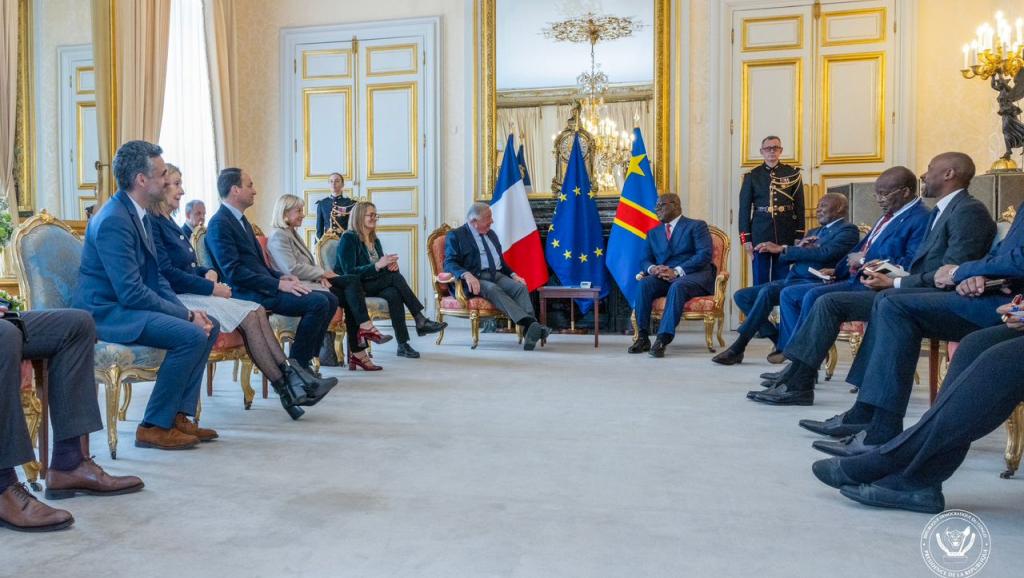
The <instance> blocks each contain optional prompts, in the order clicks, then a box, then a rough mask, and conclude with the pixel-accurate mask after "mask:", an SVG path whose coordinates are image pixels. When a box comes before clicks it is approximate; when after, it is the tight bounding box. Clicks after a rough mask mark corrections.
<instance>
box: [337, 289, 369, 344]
mask: <svg viewBox="0 0 1024 578" xmlns="http://www.w3.org/2000/svg"><path fill="white" fill-rule="evenodd" d="M330 281H331V294H332V295H334V298H335V299H337V300H338V306H339V307H341V308H342V309H343V310H344V311H345V333H346V334H347V338H348V348H349V351H362V350H363V349H366V347H360V346H359V325H361V324H363V323H366V322H367V321H369V320H370V313H369V312H368V311H367V310H366V293H364V292H363V284H362V283H360V282H359V280H358V279H355V278H349V277H347V276H341V275H339V276H337V277H331V279H330Z"/></svg>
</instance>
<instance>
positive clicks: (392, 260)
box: [373, 253, 398, 271]
mask: <svg viewBox="0 0 1024 578" xmlns="http://www.w3.org/2000/svg"><path fill="white" fill-rule="evenodd" d="M373 266H374V267H376V268H377V270H378V271H380V270H381V269H387V270H388V271H398V255H397V254H395V253H390V254H388V255H384V256H383V257H381V258H380V259H377V262H376V263H374V264H373Z"/></svg>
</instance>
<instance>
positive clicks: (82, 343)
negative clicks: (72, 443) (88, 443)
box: [0, 309, 103, 469]
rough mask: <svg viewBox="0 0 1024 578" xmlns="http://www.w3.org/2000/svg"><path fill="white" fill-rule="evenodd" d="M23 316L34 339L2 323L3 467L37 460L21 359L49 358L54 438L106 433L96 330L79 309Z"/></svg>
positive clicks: (0, 462) (0, 453)
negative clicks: (24, 406) (23, 403)
mask: <svg viewBox="0 0 1024 578" xmlns="http://www.w3.org/2000/svg"><path fill="white" fill-rule="evenodd" d="M21 318H22V319H23V320H24V323H25V331H26V333H28V335H29V340H28V341H27V342H25V343H22V338H21V332H20V331H18V329H17V328H16V327H15V326H14V325H13V324H11V323H9V322H7V321H0V469H4V468H12V467H14V466H18V465H21V464H23V463H25V462H30V461H32V460H34V459H35V454H34V453H33V451H32V442H31V440H29V437H28V429H27V427H26V423H25V414H24V412H23V411H22V409H21V361H22V360H23V359H48V360H49V369H50V371H49V398H50V422H51V425H52V427H53V439H55V440H58V441H59V440H66V439H70V438H74V437H78V436H81V435H85V434H89V433H92V432H94V431H99V430H101V429H103V421H102V418H101V417H100V408H99V405H98V404H97V402H96V380H95V378H94V377H93V351H94V349H93V348H94V346H95V345H96V326H95V325H94V324H93V321H92V316H90V315H89V314H88V313H86V312H84V311H79V310H77V309H52V310H49V311H26V312H25V313H23V314H22V316H21Z"/></svg>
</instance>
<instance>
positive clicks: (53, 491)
mask: <svg viewBox="0 0 1024 578" xmlns="http://www.w3.org/2000/svg"><path fill="white" fill-rule="evenodd" d="M144 485H145V484H143V483H142V480H141V479H139V478H137V477H135V476H112V475H110V474H108V473H107V472H104V471H103V468H101V467H100V465H99V464H97V463H96V462H94V461H92V458H85V459H84V460H82V463H80V464H78V467H77V468H75V469H73V470H71V471H70V472H62V471H60V470H55V469H53V468H50V470H49V471H47V472H46V499H47V500H62V499H64V498H72V497H74V496H75V494H89V495H91V496H117V495H120V494H130V493H132V492H137V491H139V490H141V489H142V487H143V486H144Z"/></svg>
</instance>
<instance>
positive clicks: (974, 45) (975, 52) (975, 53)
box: [969, 40, 978, 66]
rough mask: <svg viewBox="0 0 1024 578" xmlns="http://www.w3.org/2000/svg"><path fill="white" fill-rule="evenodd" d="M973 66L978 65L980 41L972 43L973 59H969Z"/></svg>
mask: <svg viewBox="0 0 1024 578" xmlns="http://www.w3.org/2000/svg"><path fill="white" fill-rule="evenodd" d="M969 61H970V63H971V65H972V66H973V65H975V64H978V41H977V40H972V41H971V57H970V59H969Z"/></svg>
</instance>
